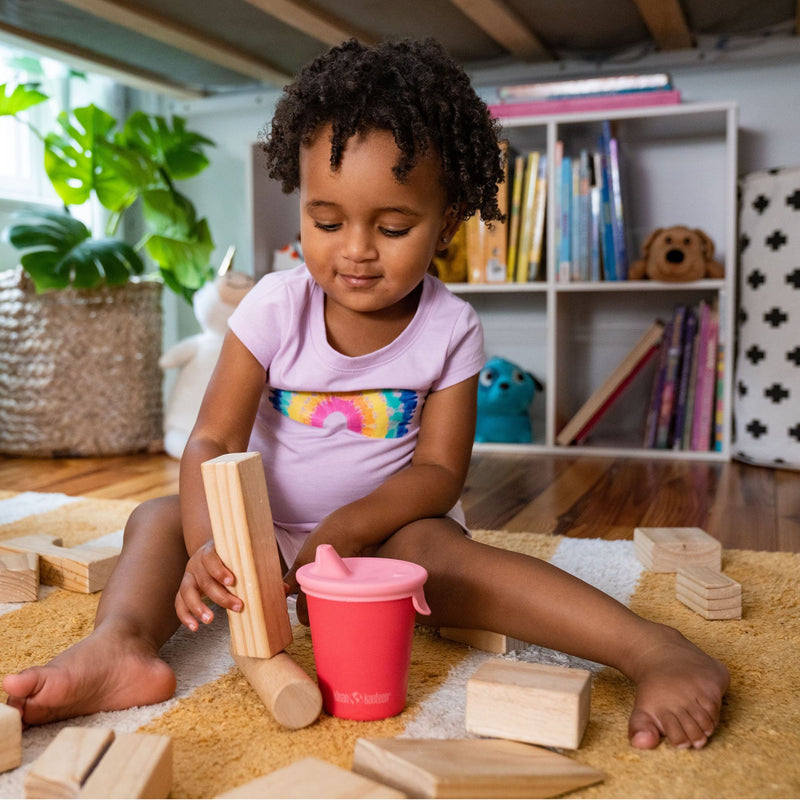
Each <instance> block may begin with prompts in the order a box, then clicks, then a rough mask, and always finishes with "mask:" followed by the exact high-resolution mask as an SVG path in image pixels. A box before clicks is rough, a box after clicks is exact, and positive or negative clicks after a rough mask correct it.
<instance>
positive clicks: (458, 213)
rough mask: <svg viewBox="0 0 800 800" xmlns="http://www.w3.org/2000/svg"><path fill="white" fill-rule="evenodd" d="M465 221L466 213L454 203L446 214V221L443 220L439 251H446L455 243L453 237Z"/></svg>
mask: <svg viewBox="0 0 800 800" xmlns="http://www.w3.org/2000/svg"><path fill="white" fill-rule="evenodd" d="M463 221H464V213H463V210H462V209H461V207H460V206H459V205H458V204H456V203H452V204H451V205H450V206H448V208H447V210H446V211H445V213H444V219H443V220H442V230H441V233H440V237H439V243H438V245H437V250H444V249H446V248H447V245H449V244H450V242H452V241H453V237H454V236H455V235H456V232H457V231H458V229H459V228H460V227H461V223H462V222H463Z"/></svg>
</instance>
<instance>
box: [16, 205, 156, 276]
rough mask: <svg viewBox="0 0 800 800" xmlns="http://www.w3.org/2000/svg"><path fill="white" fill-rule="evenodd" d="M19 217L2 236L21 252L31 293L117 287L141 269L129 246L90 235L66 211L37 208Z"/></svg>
mask: <svg viewBox="0 0 800 800" xmlns="http://www.w3.org/2000/svg"><path fill="white" fill-rule="evenodd" d="M20 216H22V217H24V218H26V219H27V220H28V221H26V222H21V223H18V224H15V225H12V226H11V227H10V228H9V229H8V231H7V237H8V240H9V241H10V242H11V244H13V245H14V246H15V247H17V248H19V249H22V250H24V251H25V252H24V253H23V255H22V257H21V258H20V263H21V264H22V268H23V269H24V270H25V271H26V272H27V273H28V275H30V277H31V280H33V283H34V285H35V287H36V291H37V292H45V291H49V290H52V289H64V288H66V287H67V286H73V287H75V288H79V289H93V288H96V287H98V286H102V285H107V286H121V285H123V284H125V283H127V282H128V280H129V279H130V277H131V276H132V275H141V274H142V273H143V272H144V264H143V262H142V260H141V258H140V257H139V254H138V253H137V252H136V251H135V250H134V248H133V247H131V245H129V244H128V243H127V242H123V241H121V240H119V239H92V235H91V232H90V231H89V229H88V228H87V227H86V226H85V225H84V224H83V223H82V222H80V220H76V219H75V218H74V217H72V216H71V215H70V214H68V213H65V212H57V211H49V210H39V211H36V212H26V213H23V214H22V215H20Z"/></svg>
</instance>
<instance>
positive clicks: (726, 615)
mask: <svg viewBox="0 0 800 800" xmlns="http://www.w3.org/2000/svg"><path fill="white" fill-rule="evenodd" d="M676 597H677V598H678V600H680V601H681V603H683V604H684V605H685V606H686V607H687V608H691V609H692V611H696V612H697V613H698V614H700V616H701V617H705V618H706V619H741V618H742V604H741V603H738V604H737V605H732V606H725V607H722V608H709V607H708V606H707V605H702V604H700V603H697V602H695V601H694V600H693V599H692V598H691V597H690V596H688V595H685V594H681V593H678V594H677V595H676Z"/></svg>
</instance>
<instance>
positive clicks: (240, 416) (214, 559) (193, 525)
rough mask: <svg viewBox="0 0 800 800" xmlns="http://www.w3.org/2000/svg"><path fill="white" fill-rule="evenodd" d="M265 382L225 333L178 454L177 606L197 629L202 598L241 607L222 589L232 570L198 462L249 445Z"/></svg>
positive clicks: (206, 615) (206, 616)
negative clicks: (216, 536)
mask: <svg viewBox="0 0 800 800" xmlns="http://www.w3.org/2000/svg"><path fill="white" fill-rule="evenodd" d="M265 381H266V372H265V370H264V368H263V367H262V366H261V364H259V362H258V361H257V360H256V359H255V357H254V356H253V354H252V353H251V352H250V351H249V350H248V349H247V348H246V347H245V346H244V345H243V344H242V343H241V342H240V341H239V339H238V338H237V337H236V336H235V335H234V334H233V333H231V332H230V331H228V333H227V334H226V335H225V339H224V341H223V344H222V351H221V352H220V356H219V360H218V361H217V365H216V367H215V368H214V372H213V374H212V376H211V379H210V381H209V384H208V388H207V389H206V392H205V395H204V397H203V403H202V405H201V407H200V412H199V413H198V416H197V422H196V423H195V426H194V429H193V430H192V433H191V436H190V437H189V441H188V443H187V444H186V448H185V449H184V452H183V457H182V458H181V470H180V502H181V521H182V524H183V538H184V542H185V543H186V552H187V553H188V554H189V563H188V564H187V567H186V572H185V573H184V576H183V581H182V582H181V587H180V590H179V592H178V596H177V598H176V600H175V609H176V611H177V613H178V617H179V618H180V620H181V622H183V623H184V624H185V625H186V626H187V627H188V628H190V629H191V630H196V629H197V620H202V621H203V622H210V621H211V620H212V619H213V614H212V612H211V609H210V608H208V606H207V605H206V604H205V602H204V601H203V597H208V598H209V599H210V600H212V601H213V602H215V603H218V604H219V605H221V606H223V607H224V608H231V609H234V610H239V609H241V602H240V601H239V599H238V598H237V597H235V596H234V595H232V594H231V593H230V592H229V591H228V590H227V589H226V588H225V585H226V584H228V585H229V584H230V583H232V581H233V574H232V573H231V572H230V570H229V569H227V567H225V565H224V564H223V563H222V561H221V560H220V558H219V556H218V555H217V552H216V550H215V549H214V541H213V538H212V534H211V522H210V520H209V516H208V506H207V505H206V496H205V489H204V487H203V478H202V474H201V471H200V465H201V464H202V463H203V462H204V461H207V460H209V459H211V458H216V457H217V456H221V455H225V454H226V453H241V452H244V451H245V450H246V449H247V445H248V443H249V441H250V433H251V431H252V428H253V423H254V422H255V418H256V412H257V410H258V404H259V401H260V399H261V394H262V392H263V389H264V383H265Z"/></svg>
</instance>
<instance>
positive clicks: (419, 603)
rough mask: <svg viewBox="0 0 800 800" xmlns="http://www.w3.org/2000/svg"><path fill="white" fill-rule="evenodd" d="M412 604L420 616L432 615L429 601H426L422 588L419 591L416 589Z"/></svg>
mask: <svg viewBox="0 0 800 800" xmlns="http://www.w3.org/2000/svg"><path fill="white" fill-rule="evenodd" d="M411 602H412V603H413V604H414V609H415V610H416V612H417V613H418V614H430V613H431V609H430V606H429V605H428V601H427V600H426V599H425V592H424V591H423V590H422V587H421V586H420V587H419V589H414V591H413V592H412V594H411Z"/></svg>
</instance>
